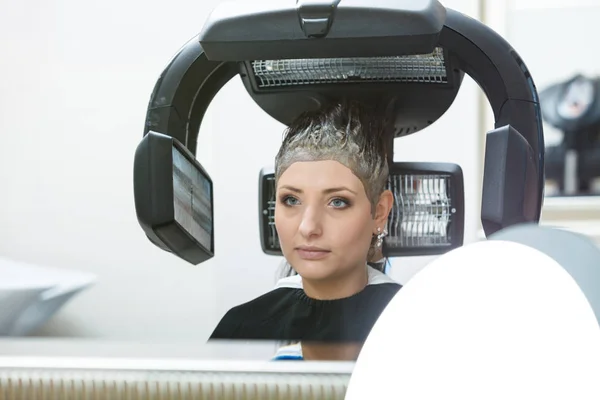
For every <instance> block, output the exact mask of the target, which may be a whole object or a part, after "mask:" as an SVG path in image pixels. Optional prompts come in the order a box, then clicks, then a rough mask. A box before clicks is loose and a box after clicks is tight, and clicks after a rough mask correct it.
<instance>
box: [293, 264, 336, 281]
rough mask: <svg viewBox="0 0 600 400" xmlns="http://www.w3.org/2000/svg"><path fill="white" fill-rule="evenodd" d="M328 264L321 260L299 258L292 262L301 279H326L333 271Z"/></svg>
mask: <svg viewBox="0 0 600 400" xmlns="http://www.w3.org/2000/svg"><path fill="white" fill-rule="evenodd" d="M328 264H329V263H327V262H323V261H306V260H299V261H297V262H296V264H294V269H295V270H296V272H297V273H298V274H299V275H300V276H301V277H302V279H308V280H315V281H318V280H323V279H327V278H328V277H330V276H331V275H332V274H333V272H334V271H332V269H331V268H330V267H329V265H328Z"/></svg>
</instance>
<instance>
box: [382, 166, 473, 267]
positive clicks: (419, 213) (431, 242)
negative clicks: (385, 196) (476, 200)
mask: <svg viewBox="0 0 600 400" xmlns="http://www.w3.org/2000/svg"><path fill="white" fill-rule="evenodd" d="M388 189H390V190H391V191H392V192H393V193H394V205H393V208H392V211H391V212H390V216H389V218H388V225H387V231H388V235H387V236H386V238H385V239H384V254H385V255H386V256H390V257H399V256H410V255H434V254H443V253H445V252H447V251H449V250H451V249H454V248H456V247H459V246H461V245H462V243H463V236H464V186H463V174H462V170H461V168H460V167H459V166H458V165H456V164H449V163H394V164H393V165H392V167H391V171H390V179H389V181H388Z"/></svg>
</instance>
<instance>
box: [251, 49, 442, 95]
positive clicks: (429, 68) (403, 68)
mask: <svg viewBox="0 0 600 400" xmlns="http://www.w3.org/2000/svg"><path fill="white" fill-rule="evenodd" d="M252 69H253V72H254V76H255V77H256V81H257V84H258V86H259V87H261V88H268V87H281V86H296V85H310V84H323V83H355V82H421V83H446V82H447V75H446V66H445V64H444V52H443V50H442V49H441V48H436V49H435V50H434V52H433V53H430V54H419V55H409V56H395V57H369V58H367V57H364V58H363V57H354V58H315V59H290V60H256V61H253V62H252Z"/></svg>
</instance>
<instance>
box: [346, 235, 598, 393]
mask: <svg viewBox="0 0 600 400" xmlns="http://www.w3.org/2000/svg"><path fill="white" fill-rule="evenodd" d="M599 265H600V250H599V249H598V247H596V246H595V245H594V243H593V242H592V241H591V240H590V239H588V238H586V237H584V236H580V235H577V234H574V233H571V232H567V231H562V230H558V229H551V228H544V227H540V226H537V225H533V224H524V225H517V226H514V227H511V228H507V229H505V230H503V231H501V232H499V233H497V234H495V235H492V236H491V237H490V240H488V241H483V242H476V243H473V244H469V245H467V246H464V247H461V248H459V249H456V250H453V251H450V252H448V253H446V254H444V255H442V256H440V257H439V258H437V259H436V260H435V261H433V262H432V263H430V264H429V265H427V266H426V267H425V268H424V269H423V270H422V271H420V272H419V274H417V275H416V276H415V277H414V278H413V279H411V280H410V281H409V282H408V283H407V284H406V285H405V286H404V287H403V288H402V290H401V291H399V292H398V294H397V295H396V296H395V297H394V298H393V299H392V301H391V302H390V303H389V304H388V307H387V308H386V309H385V310H384V311H383V313H382V314H381V316H380V318H379V320H378V321H377V322H376V324H375V326H374V327H373V329H372V330H371V334H370V335H369V337H368V338H367V340H366V342H365V345H364V346H363V349H362V352H361V354H360V355H359V358H358V360H357V363H356V366H355V368H354V371H353V373H352V377H351V378H350V384H349V386H348V391H347V395H346V400H355V399H356V400H357V399H365V398H376V399H382V400H387V399H398V398H402V399H407V400H417V399H419V400H420V399H423V400H425V399H439V398H448V399H455V398H456V399H458V398H460V399H463V400H480V399H483V398H497V399H508V398H511V399H534V398H535V399H542V398H561V399H566V398H568V399H576V400H583V399H590V400H591V399H598V398H600V386H599V385H598V376H599V375H600V327H599V324H598V317H599V316H600V268H599V267H598V266H599ZM383 365H393V368H380V366H383Z"/></svg>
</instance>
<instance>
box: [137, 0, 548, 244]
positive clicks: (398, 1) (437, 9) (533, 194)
mask: <svg viewBox="0 0 600 400" xmlns="http://www.w3.org/2000/svg"><path fill="white" fill-rule="evenodd" d="M437 48H441V49H442V50H443V54H444V57H443V59H444V67H445V69H446V72H447V76H446V77H447V79H446V80H445V81H444V82H443V83H432V82H425V81H423V82H421V81H417V82H393V83H390V82H355V83H348V82H344V83H339V84H337V83H321V82H318V83H314V84H308V85H302V86H293V85H292V86H288V87H285V88H283V89H282V88H258V87H257V86H256V85H255V82H256V79H257V78H256V76H254V75H253V74H254V72H253V70H252V68H250V66H251V62H252V61H253V60H263V59H280V60H283V59H289V58H324V57H325V58H332V57H333V58H335V57H382V56H406V55H409V56H411V55H415V54H420V55H423V54H428V53H429V52H431V51H434V49H437ZM411 57H412V56H411ZM465 73H466V74H468V75H469V76H471V77H472V78H473V80H474V81H475V82H477V84H478V85H479V86H480V87H481V88H482V89H483V91H484V93H485V95H486V96H487V99H488V100H489V103H490V105H491V107H492V110H493V113H494V118H495V123H494V128H496V129H502V128H503V127H510V129H513V130H514V131H515V132H517V133H518V135H520V137H521V139H522V140H521V139H519V140H521V142H520V144H518V145H510V146H505V145H506V143H509V142H511V141H510V140H508V141H507V140H499V139H498V138H499V137H498V136H496V135H488V141H489V143H488V145H486V164H485V172H484V192H485V193H484V198H485V199H484V201H483V203H482V208H481V218H482V222H483V223H484V228H485V232H486V234H487V235H490V234H492V233H494V232H495V231H497V230H498V229H502V228H503V227H506V226H510V225H511V224H514V223H518V222H520V221H526V222H538V221H539V218H540V214H541V209H542V203H543V194H544V183H545V182H544V181H545V179H544V136H543V127H542V120H541V111H540V105H539V98H538V93H537V89H536V87H535V84H534V81H533V78H532V77H531V74H530V72H529V70H528V68H527V66H526V65H525V63H524V62H523V60H522V59H521V57H520V56H519V54H518V53H517V52H516V51H515V49H513V48H512V47H511V45H510V44H509V43H508V42H507V41H506V40H505V39H503V38H502V37H501V36H500V35H498V34H497V33H496V32H494V31H493V30H491V29H490V28H489V27H487V26H486V25H484V24H483V23H481V22H479V21H477V20H475V19H473V18H470V17H468V16H466V15H463V14H461V13H459V12H457V11H454V10H451V9H446V8H444V7H443V6H442V5H441V4H440V3H439V2H437V1H434V0H416V1H415V0H371V1H368V2H367V1H365V0H320V1H316V0H315V1H306V0H299V1H297V2H295V1H294V0H285V1H284V0H277V1H265V0H263V1H255V2H249V1H246V0H243V1H241V0H240V1H235V2H230V3H228V5H227V4H225V3H223V4H222V5H220V6H219V7H218V8H217V10H216V11H215V12H214V13H213V14H212V15H211V17H210V19H209V21H208V22H207V24H206V25H205V29H204V30H203V31H202V33H201V34H200V35H199V36H197V37H195V38H194V39H192V40H190V41H189V42H188V43H187V44H186V45H185V46H184V47H183V48H182V49H181V50H180V51H179V52H178V53H177V54H176V55H175V57H174V58H173V60H172V61H171V62H170V63H169V64H168V65H167V67H166V68H165V70H164V71H163V73H162V74H161V76H160V79H159V80H158V82H157V84H156V86H155V88H154V91H153V92H152V95H151V98H150V103H149V105H148V112H147V116H146V121H145V126H144V135H146V134H148V133H149V132H150V131H154V132H160V133H163V134H165V135H168V136H171V137H173V138H175V139H176V140H178V141H179V142H180V143H181V144H183V145H184V146H185V147H186V148H187V149H188V150H189V152H190V153H191V154H196V145H197V138H198V131H199V127H200V125H201V123H202V120H203V116H204V113H205V112H206V110H207V108H208V106H209V105H210V103H211V101H212V99H213V97H214V95H215V94H216V93H217V92H218V91H219V90H221V88H222V87H223V86H224V85H225V84H226V83H227V82H228V81H229V80H230V79H231V78H233V77H234V76H236V75H239V76H240V77H241V79H242V80H243V82H244V84H245V87H246V89H247V91H248V93H249V94H250V96H251V97H252V99H253V100H254V101H255V102H256V104H257V105H258V106H259V107H260V108H261V109H262V110H263V111H265V113H267V114H268V115H270V116H271V117H273V118H274V119H275V120H278V121H280V122H281V123H283V124H285V125H289V124H290V123H291V122H292V121H293V120H294V119H295V118H297V117H298V116H299V115H300V114H301V113H303V112H305V111H307V110H313V109H315V108H318V107H319V106H321V105H322V104H324V103H325V102H328V101H332V100H337V99H340V98H342V97H345V98H356V99H358V100H361V101H365V102H373V101H378V102H382V103H384V104H386V103H387V104H390V105H393V107H395V112H396V118H395V121H396V126H395V130H394V132H393V136H396V137H398V136H404V135H408V134H415V133H418V132H420V131H421V130H422V129H424V128H426V127H427V126H429V125H431V124H433V123H434V122H435V121H437V120H438V119H439V118H440V117H441V116H442V115H443V114H444V113H445V112H446V111H447V110H448V109H449V107H450V106H451V105H452V104H453V101H454V99H455V97H456V94H457V93H458V90H459V88H460V85H461V83H462V79H463V76H464V74H465ZM511 135H512V134H511ZM391 136H392V135H391ZM513 136H514V135H512V136H511V137H513ZM391 139H392V138H390V141H392V140H391ZM232 140H233V141H235V138H232ZM511 140H512V139H511ZM511 143H514V140H513V142H511ZM199 145H200V146H202V143H200V144H199ZM502 146H504V147H502ZM392 153H393V151H392ZM524 154H526V155H527V156H526V157H527V158H528V159H529V160H530V162H529V161H528V162H527V163H523V162H519V163H517V164H516V165H519V166H521V167H523V168H522V169H519V168H516V167H515V168H505V166H507V165H512V164H511V163H512V160H515V159H516V160H522V159H523V155H524ZM392 155H393V154H392ZM513 175H514V176H513ZM524 176H525V177H524ZM523 177H524V178H523ZM499 182H502V183H507V182H512V183H511V184H519V183H520V184H522V185H524V186H522V187H520V188H515V187H512V186H510V185H508V186H507V185H503V186H502V187H503V188H504V190H506V192H505V193H499V192H498V190H497V188H496V187H494V186H495V185H496V184H498V183H499ZM136 185H137V184H136ZM145 188H146V190H158V189H156V188H155V189H152V188H151V187H149V186H146V187H145ZM140 190H142V189H140ZM492 193H495V195H491V194H492ZM144 196H145V198H148V199H149V198H152V197H153V196H155V194H145V195H144ZM144 196H142V197H144ZM518 205H522V207H520V206H518ZM138 206H139V207H143V205H142V204H141V203H138V202H136V207H138ZM143 228H144V230H145V231H147V232H148V229H147V227H144V226H143ZM148 236H149V238H150V239H151V240H152V241H153V242H154V243H161V241H159V240H158V239H157V238H156V234H154V233H152V234H148ZM158 245H159V246H161V248H165V247H164V245H161V244H158Z"/></svg>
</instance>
